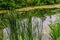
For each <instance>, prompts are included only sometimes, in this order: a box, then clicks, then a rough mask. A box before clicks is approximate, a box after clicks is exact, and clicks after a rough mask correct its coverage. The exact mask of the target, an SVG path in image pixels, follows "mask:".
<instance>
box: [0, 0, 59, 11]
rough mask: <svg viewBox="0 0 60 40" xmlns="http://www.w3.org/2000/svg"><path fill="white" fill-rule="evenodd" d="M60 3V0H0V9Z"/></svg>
mask: <svg viewBox="0 0 60 40" xmlns="http://www.w3.org/2000/svg"><path fill="white" fill-rule="evenodd" d="M56 3H60V0H0V9H9V10H10V9H15V8H21V7H26V6H36V5H49V4H56Z"/></svg>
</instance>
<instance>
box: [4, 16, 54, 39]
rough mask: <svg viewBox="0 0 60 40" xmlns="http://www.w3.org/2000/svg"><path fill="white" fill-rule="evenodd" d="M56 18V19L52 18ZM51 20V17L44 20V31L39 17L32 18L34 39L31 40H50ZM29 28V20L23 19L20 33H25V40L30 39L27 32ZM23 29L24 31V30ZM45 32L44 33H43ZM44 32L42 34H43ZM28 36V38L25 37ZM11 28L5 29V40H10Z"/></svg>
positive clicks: (20, 37)
mask: <svg viewBox="0 0 60 40" xmlns="http://www.w3.org/2000/svg"><path fill="white" fill-rule="evenodd" d="M52 18H54V17H52ZM50 20H51V18H50V17H49V16H46V19H45V20H44V22H43V29H42V20H41V19H40V18H37V17H32V18H31V21H32V22H31V23H32V32H31V33H32V34H30V35H32V37H33V39H31V40H40V37H41V40H50V35H49V31H50V28H49V26H48V25H49V24H50V22H49V21H50ZM27 27H28V19H23V20H22V21H21V27H19V28H21V29H19V28H18V32H19V31H24V33H23V34H24V35H23V36H24V40H28V39H29V38H30V37H29V35H28V33H29V32H28V31H27ZM22 28H23V30H22ZM42 30H43V31H42ZM41 31H42V32H41ZM25 36H26V37H25ZM9 37H10V28H9V27H7V28H4V29H3V40H10V38H9ZM19 39H20V40H23V37H22V34H21V36H19Z"/></svg>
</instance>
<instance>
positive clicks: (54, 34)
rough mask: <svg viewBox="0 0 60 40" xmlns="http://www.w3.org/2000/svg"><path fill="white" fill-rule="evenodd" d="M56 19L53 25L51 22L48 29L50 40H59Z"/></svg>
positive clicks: (59, 29) (59, 32) (59, 33)
mask: <svg viewBox="0 0 60 40" xmlns="http://www.w3.org/2000/svg"><path fill="white" fill-rule="evenodd" d="M58 20H59V19H57V20H56V21H55V22H54V24H53V23H52V22H51V24H50V25H49V27H50V29H51V30H50V36H51V40H60V23H59V21H58Z"/></svg>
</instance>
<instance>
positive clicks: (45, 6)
mask: <svg viewBox="0 0 60 40" xmlns="http://www.w3.org/2000/svg"><path fill="white" fill-rule="evenodd" d="M51 8H60V4H54V5H44V6H30V7H24V8H20V9H15V11H19V12H24V11H29V10H34V9H51ZM9 11H10V10H0V14H1V13H7V12H9Z"/></svg>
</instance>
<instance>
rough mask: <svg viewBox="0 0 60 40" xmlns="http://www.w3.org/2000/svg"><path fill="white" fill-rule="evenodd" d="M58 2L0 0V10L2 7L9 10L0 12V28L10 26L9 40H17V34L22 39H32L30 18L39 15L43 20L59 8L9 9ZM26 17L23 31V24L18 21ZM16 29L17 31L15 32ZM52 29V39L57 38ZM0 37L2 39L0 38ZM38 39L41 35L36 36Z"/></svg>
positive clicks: (57, 0)
mask: <svg viewBox="0 0 60 40" xmlns="http://www.w3.org/2000/svg"><path fill="white" fill-rule="evenodd" d="M59 3H60V0H0V10H3V9H6V10H7V9H8V10H10V11H9V13H7V14H0V30H2V29H3V28H6V27H10V29H11V35H10V40H14V39H15V40H19V38H18V35H19V36H21V38H22V40H33V39H34V36H33V34H32V23H31V18H32V17H33V16H34V17H39V18H41V19H42V20H43V21H44V20H45V18H46V16H47V15H49V16H51V15H53V14H55V13H56V12H60V9H59V10H57V9H56V8H53V9H35V10H29V11H26V12H16V11H11V10H12V9H16V8H22V7H28V6H40V5H50V4H59ZM26 18H27V19H28V27H27V28H26V29H27V31H26V32H27V33H26V32H25V29H24V27H25V24H24V25H22V24H21V23H19V22H21V20H23V19H26ZM43 21H42V22H43ZM42 24H43V23H42ZM54 25H55V24H54ZM50 26H53V25H50ZM55 26H56V25H55ZM55 26H54V27H55ZM57 26H58V28H59V26H60V24H59V23H58V24H57ZM57 26H56V27H57ZM20 27H21V28H20ZM42 27H43V26H42ZM18 29H19V31H18V33H17V30H18ZM20 29H21V30H20ZM54 30H55V29H54ZM52 31H53V30H51V33H52V35H53V36H54V38H53V37H52V39H53V40H55V39H56V40H57V38H56V34H55V35H54V32H52ZM57 31H58V30H57ZM57 31H56V33H57ZM59 33H60V32H59ZM35 36H36V35H35ZM57 37H58V36H57ZM59 37H60V36H59ZM0 39H1V40H2V38H0ZM38 40H41V36H39V37H38Z"/></svg>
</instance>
